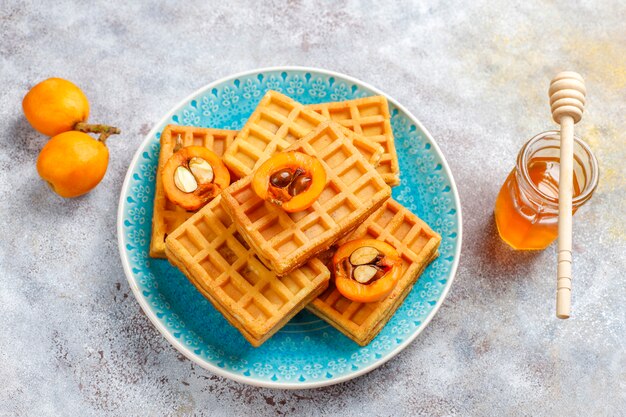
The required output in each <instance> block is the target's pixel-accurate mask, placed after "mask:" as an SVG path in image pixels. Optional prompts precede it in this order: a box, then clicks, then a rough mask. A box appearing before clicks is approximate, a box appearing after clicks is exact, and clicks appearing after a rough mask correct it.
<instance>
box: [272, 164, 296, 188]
mask: <svg viewBox="0 0 626 417" xmlns="http://www.w3.org/2000/svg"><path fill="white" fill-rule="evenodd" d="M292 180H293V174H292V172H291V170H290V169H288V168H285V169H281V170H280V171H276V172H275V173H273V174H272V176H271V177H270V184H272V185H273V186H274V187H278V188H285V187H286V186H288V185H289V184H291V181H292Z"/></svg>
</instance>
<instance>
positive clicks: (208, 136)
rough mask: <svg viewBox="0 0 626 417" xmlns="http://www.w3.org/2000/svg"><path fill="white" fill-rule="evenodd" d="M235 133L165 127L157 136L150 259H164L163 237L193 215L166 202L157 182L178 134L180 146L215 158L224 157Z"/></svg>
mask: <svg viewBox="0 0 626 417" xmlns="http://www.w3.org/2000/svg"><path fill="white" fill-rule="evenodd" d="M237 133H238V132H237V131H236V130H218V129H207V128H203V127H192V126H176V125H167V126H165V129H163V132H162V133H161V150H160V151H159V164H158V167H157V173H156V186H155V191H154V211H153V214H152V237H151V239H150V256H151V257H153V258H165V238H166V237H167V235H168V234H170V233H172V232H173V231H174V229H176V228H177V227H178V226H179V225H181V224H182V223H183V222H184V221H185V220H187V219H188V218H190V217H191V216H192V215H193V214H194V212H191V211H187V210H185V209H184V208H182V207H178V206H177V205H176V204H174V203H172V202H170V201H169V200H168V199H167V197H166V196H165V191H164V190H163V184H162V182H161V170H162V169H163V166H164V165H165V163H166V162H167V160H168V159H169V158H170V157H171V156H172V155H173V154H174V147H175V146H176V140H177V138H178V135H180V138H181V141H182V146H183V147H185V146H204V147H206V148H208V149H210V150H212V151H213V152H215V153H216V154H217V155H218V156H220V157H221V156H222V155H224V152H225V151H226V148H227V147H228V146H229V145H230V144H231V143H232V142H233V140H234V139H235V136H236V135H237Z"/></svg>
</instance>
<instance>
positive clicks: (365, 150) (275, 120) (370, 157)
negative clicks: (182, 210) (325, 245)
mask: <svg viewBox="0 0 626 417" xmlns="http://www.w3.org/2000/svg"><path fill="white" fill-rule="evenodd" d="M327 120H328V119H327V118H326V117H324V116H322V115H321V114H319V113H317V112H315V111H313V110H310V109H308V108H307V107H306V106H304V105H302V104H300V103H298V102H297V101H295V100H292V99H291V98H289V97H287V96H285V95H283V94H280V93H278V92H276V91H268V92H267V93H266V94H265V96H263V98H262V99H261V101H260V103H259V105H258V106H257V108H256V110H255V111H254V112H253V113H252V115H251V116H250V118H249V119H248V121H247V122H246V124H245V126H244V127H243V129H241V131H240V132H239V134H238V135H237V137H236V138H235V141H234V142H233V144H232V145H231V146H230V147H229V148H228V149H227V150H226V153H225V154H224V163H225V164H226V166H228V168H230V169H231V170H232V171H233V172H234V173H235V174H236V175H238V176H239V177H241V178H243V177H245V176H246V175H249V174H250V173H251V172H252V171H253V169H254V168H255V167H257V166H258V165H260V164H261V163H262V162H264V161H265V160H266V159H268V158H269V157H270V156H272V154H274V153H275V152H279V151H282V150H283V149H285V148H287V147H289V146H291V145H292V144H293V143H294V142H295V141H297V140H298V139H300V138H302V137H303V136H305V135H307V134H308V133H309V132H311V131H312V130H313V129H315V128H316V127H317V126H318V125H319V124H320V123H322V122H324V121H327ZM342 129H344V135H345V136H346V137H347V138H348V140H349V141H350V142H351V143H352V144H353V145H354V146H355V147H356V148H357V149H358V150H359V152H361V153H362V154H363V155H364V156H365V158H366V160H367V161H368V162H369V163H370V164H372V165H374V166H376V165H377V164H378V162H379V161H380V158H381V156H382V153H383V148H382V146H380V145H379V144H377V143H375V142H373V141H371V140H369V139H366V138H364V137H362V136H360V135H357V134H355V133H354V132H352V131H351V130H349V129H347V128H342Z"/></svg>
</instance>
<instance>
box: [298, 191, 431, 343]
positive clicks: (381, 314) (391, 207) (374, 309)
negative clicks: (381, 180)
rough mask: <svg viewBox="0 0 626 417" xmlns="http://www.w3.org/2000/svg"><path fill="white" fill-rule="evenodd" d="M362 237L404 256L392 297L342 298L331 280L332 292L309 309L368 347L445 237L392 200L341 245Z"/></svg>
mask: <svg viewBox="0 0 626 417" xmlns="http://www.w3.org/2000/svg"><path fill="white" fill-rule="evenodd" d="M358 238H371V239H378V240H382V241H385V242H387V243H389V244H390V245H392V246H393V247H395V248H396V250H397V251H398V253H399V254H400V257H401V258H402V276H401V278H400V280H399V281H398V284H397V285H396V287H395V288H394V289H393V291H392V292H391V294H389V296H387V297H386V298H385V299H383V300H381V301H377V302H375V303H357V302H355V301H351V300H349V299H347V298H346V297H344V296H343V295H341V294H340V293H339V291H338V290H337V289H336V288H335V286H334V284H333V283H332V280H331V284H330V285H329V286H328V289H327V290H326V291H324V293H323V294H322V295H320V296H319V297H318V298H316V299H315V300H314V301H313V302H312V303H310V304H309V305H308V306H307V309H309V310H310V311H311V312H313V313H315V314H316V315H317V316H319V317H320V318H322V319H324V320H326V321H327V322H328V323H330V324H331V325H333V326H334V327H336V328H337V329H338V330H339V331H340V332H342V333H343V334H345V335H346V336H348V337H349V338H350V339H352V340H354V341H355V342H356V343H358V344H359V345H361V346H365V345H367V344H368V343H369V342H371V341H372V339H373V338H374V337H376V335H377V334H378V333H379V332H380V330H382V328H383V327H384V326H385V324H387V322H388V321H389V319H390V318H391V316H393V314H394V313H395V311H396V310H397V309H398V307H399V306H400V304H402V301H404V299H405V298H406V296H407V295H408V293H409V292H410V291H411V288H413V284H415V282H416V281H417V279H418V277H419V276H420V274H421V273H422V271H423V270H424V268H426V266H427V265H428V264H429V263H430V262H431V261H432V260H433V259H435V258H436V257H437V256H438V253H437V248H438V247H439V243H440V242H441V237H440V236H439V235H438V234H437V233H435V232H434V231H433V230H431V229H430V227H428V225H427V224H426V223H424V222H423V221H422V220H421V219H420V218H419V217H417V216H416V215H415V214H413V213H411V212H410V211H409V210H408V209H406V208H405V207H403V206H402V205H401V204H400V203H398V202H397V201H395V200H393V199H391V198H390V199H388V200H387V201H386V202H385V203H384V204H383V206H382V207H381V208H380V209H378V211H376V212H375V213H374V214H372V215H371V216H370V217H369V218H368V219H367V220H366V221H365V222H364V223H363V224H362V225H360V226H359V228H358V229H356V230H355V231H354V232H353V233H351V234H350V235H349V236H346V237H345V238H343V239H342V240H341V241H340V242H339V244H341V243H344V242H347V241H350V240H353V239H358ZM326 258H328V257H326Z"/></svg>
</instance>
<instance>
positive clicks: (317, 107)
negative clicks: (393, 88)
mask: <svg viewBox="0 0 626 417" xmlns="http://www.w3.org/2000/svg"><path fill="white" fill-rule="evenodd" d="M307 108H308V109H311V110H313V111H315V112H317V113H319V114H321V115H323V116H325V117H326V118H328V119H330V120H333V121H335V122H337V123H339V124H341V125H342V126H344V127H346V128H348V129H350V130H352V131H353V132H355V133H356V134H358V135H361V136H362V137H364V138H366V139H370V140H372V141H374V142H376V143H378V144H380V145H381V146H382V147H383V154H382V156H381V158H380V162H379V163H378V166H377V167H376V170H377V171H378V172H379V173H380V175H381V176H382V177H383V180H385V182H386V183H387V184H389V185H390V186H395V185H398V184H400V166H399V165H398V155H397V154H396V145H395V141H394V137H393V131H392V129H391V121H390V115H389V105H388V103H387V99H386V98H385V97H384V96H372V97H365V98H360V99H355V100H347V101H339V102H333V103H320V104H312V105H309V106H307Z"/></svg>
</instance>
